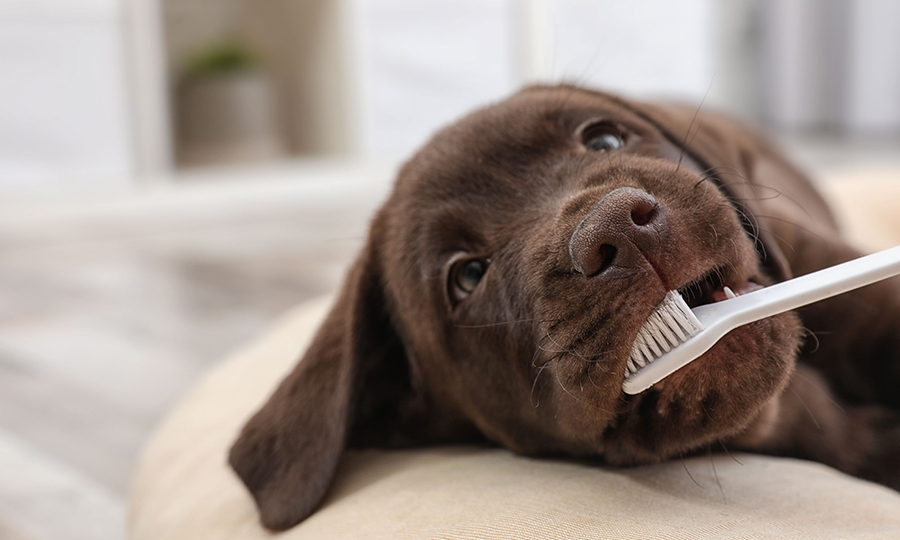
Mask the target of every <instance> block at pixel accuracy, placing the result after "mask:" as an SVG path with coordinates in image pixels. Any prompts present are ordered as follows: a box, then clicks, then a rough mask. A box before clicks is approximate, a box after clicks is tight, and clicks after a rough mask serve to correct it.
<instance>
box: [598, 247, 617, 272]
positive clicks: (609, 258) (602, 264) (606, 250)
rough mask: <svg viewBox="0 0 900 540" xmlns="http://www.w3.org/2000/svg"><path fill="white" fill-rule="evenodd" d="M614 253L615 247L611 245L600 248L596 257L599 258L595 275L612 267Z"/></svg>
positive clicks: (614, 258)
mask: <svg viewBox="0 0 900 540" xmlns="http://www.w3.org/2000/svg"><path fill="white" fill-rule="evenodd" d="M616 252H617V250H616V246H614V245H612V244H603V245H602V246H600V249H598V250H597V256H598V257H599V261H598V263H599V264H598V265H597V266H598V268H599V270H597V272H596V273H597V274H600V273H603V271H604V270H606V269H607V268H609V267H610V266H611V265H612V263H613V261H614V260H616Z"/></svg>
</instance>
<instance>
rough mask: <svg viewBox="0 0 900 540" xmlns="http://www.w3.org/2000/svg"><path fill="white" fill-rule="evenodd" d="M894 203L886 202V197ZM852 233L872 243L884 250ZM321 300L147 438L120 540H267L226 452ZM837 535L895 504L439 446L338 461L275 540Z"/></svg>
mask: <svg viewBox="0 0 900 540" xmlns="http://www.w3.org/2000/svg"><path fill="white" fill-rule="evenodd" d="M860 189H861V188H860V187H859V185H858V184H857V185H854V186H849V185H848V186H839V187H837V188H835V192H837V193H839V194H840V197H839V200H843V201H844V202H845V205H850V206H852V204H853V201H854V200H855V201H857V203H858V204H860V205H869V204H870V203H869V201H867V197H865V196H862V195H859V191H860ZM842 190H843V191H842ZM894 194H895V195H896V196H895V197H894V198H893V200H895V201H896V200H900V190H897V189H895V190H894ZM879 204H881V205H882V207H883V211H884V212H888V213H890V217H891V218H892V219H900V213H896V212H894V211H893V209H892V208H889V206H890V205H888V204H886V203H885V204H882V203H880V202H879ZM870 210H871V208H870ZM851 213H852V212H851ZM862 213H863V214H865V215H866V216H867V217H868V218H871V217H872V212H871V211H867V212H862ZM893 230H897V231H900V227H897V228H895V229H893ZM861 234H862V238H863V239H864V240H865V239H868V240H869V241H870V245H876V244H878V242H882V244H884V243H887V242H891V241H894V240H895V239H896V234H894V235H893V236H892V235H891V233H890V232H889V233H886V234H884V235H882V236H872V235H870V234H868V233H865V232H863V233H861ZM873 238H874V239H875V240H873ZM328 304H329V300H328V299H321V300H318V301H314V302H311V303H309V304H306V305H304V306H301V307H300V308H298V309H296V310H295V311H293V312H292V313H289V314H288V315H286V316H285V317H284V318H283V319H282V320H281V321H280V322H279V323H278V324H277V325H275V327H274V329H273V330H272V331H271V332H270V333H268V334H267V335H265V336H263V337H262V338H260V339H259V340H258V341H257V342H255V343H253V344H251V345H250V346H248V347H247V348H245V349H244V350H242V351H240V352H238V353H237V354H236V355H234V356H233V357H232V358H231V359H229V360H227V361H226V362H224V363H223V364H221V365H220V366H219V367H218V368H216V369H215V370H214V371H213V372H212V373H210V374H209V375H208V376H207V377H206V378H205V379H204V380H203V381H202V382H201V383H200V384H199V385H198V386H197V387H196V388H195V389H194V391H193V392H192V393H191V394H190V395H189V396H188V397H187V398H186V399H185V400H184V401H183V402H182V403H181V404H180V405H179V406H178V407H177V408H176V409H175V410H174V411H173V412H172V413H171V415H170V416H169V418H168V419H167V420H166V421H165V422H164V423H163V424H162V425H161V426H160V428H159V429H158V431H157V432H156V434H155V435H154V437H153V438H152V440H151V441H150V442H149V444H148V445H147V447H146V449H145V451H144V454H143V456H142V458H141V460H140V463H139V465H138V467H137V471H136V474H135V478H134V483H133V489H132V493H131V498H130V523H129V527H130V531H129V532H130V537H131V538H133V539H135V540H167V539H172V540H174V539H186V540H187V539H190V540H195V539H219V538H222V539H224V538H228V539H252V538H259V539H266V538H271V535H269V534H268V533H266V532H265V531H264V530H263V529H261V528H260V526H259V525H258V523H257V515H256V510H255V508H254V506H253V502H252V500H251V498H250V496H249V494H248V493H247V492H246V491H245V490H244V489H243V487H242V485H241V484H240V482H239V481H238V479H237V478H236V477H235V476H234V475H233V474H232V473H231V471H230V470H229V469H228V467H227V466H226V463H225V455H226V451H227V449H228V447H229V446H230V444H231V441H232V440H233V438H234V437H235V435H236V433H237V431H238V430H239V428H240V426H241V425H242V424H243V422H244V421H245V420H246V419H247V418H248V416H249V415H250V414H251V412H252V411H254V410H255V409H256V408H257V407H258V406H259V405H260V404H261V403H262V402H263V401H264V400H265V399H266V397H267V395H268V393H269V392H270V391H271V390H272V388H273V387H274V385H275V384H276V382H277V381H278V380H279V379H280V377H282V376H283V375H284V374H285V373H286V372H287V371H288V370H289V369H290V368H291V367H292V365H293V364H294V362H295V361H296V359H297V357H298V355H299V353H300V351H301V350H302V349H303V348H304V346H305V344H306V343H307V342H308V340H309V339H310V337H311V335H312V333H313V332H314V331H315V328H316V327H317V325H318V323H319V321H320V320H321V318H322V317H323V315H324V313H325V311H326V310H327V307H328ZM836 537H839V538H900V495H898V494H897V493H896V492H893V491H891V490H888V489H886V488H883V487H880V486H878V485H875V484H871V483H867V482H863V481H860V480H857V479H854V478H851V477H848V476H846V475H843V474H841V473H838V472H836V471H834V470H831V469H829V468H827V467H824V466H822V465H819V464H816V463H810V462H804V461H797V460H790V459H778V458H770V457H762V456H754V455H747V454H736V455H733V456H730V455H727V454H721V455H718V454H717V455H713V456H705V457H697V458H692V459H687V460H684V461H678V460H676V461H673V462H671V463H667V464H662V465H654V466H646V467H638V468H634V469H627V470H622V469H618V470H617V469H608V468H604V467H600V466H596V465H591V464H581V463H578V462H571V461H559V460H549V459H546V460H536V459H528V458H523V457H518V456H515V455H513V454H511V453H509V452H507V451H505V450H499V449H484V448H473V447H452V448H435V449H427V450H415V451H394V452H383V451H364V452H352V453H350V454H349V455H347V456H346V458H345V459H344V461H343V463H342V465H341V470H340V471H339V474H338V478H337V483H336V484H335V486H334V488H333V489H332V490H331V492H330V493H329V495H328V497H327V500H326V501H325V504H324V505H323V507H322V508H321V509H320V510H319V511H317V512H316V513H315V514H313V516H312V517H310V518H309V519H307V520H306V521H304V522H303V523H302V524H300V525H299V526H297V527H295V528H293V529H291V530H290V531H288V532H286V533H285V534H283V535H281V536H279V537H278V538H284V539H300V538H308V539H328V538H348V539H350V538H367V539H380V538H384V539H407V538H409V539H412V538H462V539H475V538H510V539H512V538H515V539H528V538H572V539H576V538H616V539H619V538H668V539H679V538H686V539H696V538H836Z"/></svg>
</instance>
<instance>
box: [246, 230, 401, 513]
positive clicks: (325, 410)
mask: <svg viewBox="0 0 900 540" xmlns="http://www.w3.org/2000/svg"><path fill="white" fill-rule="evenodd" d="M375 243H376V242H374V241H372V240H371V239H370V242H369V245H368V247H367V248H366V249H365V250H364V251H363V253H362V254H361V256H360V257H359V259H358V260H357V261H356V263H355V265H354V266H353V267H352V268H351V270H350V272H349V274H348V276H347V278H346V281H345V283H344V287H343V290H342V292H341V293H340V295H339V297H338V299H337V301H336V303H335V305H334V307H333V308H332V310H331V312H330V313H329V315H328V317H327V318H326V320H325V322H324V323H323V325H322V326H321V328H320V329H319V331H318V333H317V334H316V336H315V338H314V340H313V342H312V344H311V345H310V347H309V349H308V350H307V351H306V354H305V355H304V356H303V358H302V360H301V361H300V362H299V364H297V366H296V367H295V368H294V370H293V372H291V373H290V374H289V375H288V376H287V377H286V378H285V379H284V380H283V381H282V382H281V384H280V385H279V386H278V388H277V389H276V390H275V392H274V394H273V395H272V396H271V397H270V398H269V400H268V402H267V403H266V404H265V405H263V407H262V408H261V409H260V410H259V411H258V412H257V413H256V414H255V415H254V416H253V417H252V418H251V419H250V420H249V422H247V424H246V425H245V426H244V429H243V431H242V432H241V434H240V436H239V437H238V439H237V441H236V442H235V443H234V445H233V447H232V448H231V453H230V455H229V462H230V464H231V467H232V468H233V469H234V470H235V472H237V474H238V476H239V477H240V478H241V480H242V481H243V482H244V484H246V486H247V488H248V489H249V490H250V493H251V494H252V495H253V498H254V499H255V501H256V505H257V507H258V508H259V512H260V517H261V521H262V524H263V525H264V526H265V527H267V528H269V529H272V530H283V529H287V528H289V527H292V526H293V525H295V524H297V523H298V522H300V521H301V520H303V519H304V518H306V517H307V516H308V515H309V514H310V513H312V511H313V510H315V508H316V507H317V506H318V505H319V503H320V502H321V500H322V498H323V497H324V495H325V493H326V491H327V490H328V487H329V486H330V485H331V482H332V479H333V477H334V474H335V471H336V469H337V465H338V461H339V459H340V457H341V455H342V453H343V450H344V447H345V445H346V443H347V440H348V437H349V436H350V434H349V431H350V429H351V426H352V424H353V422H354V421H355V420H357V418H356V417H357V414H356V410H357V409H358V407H359V403H358V402H359V400H358V399H357V398H356V395H357V393H358V391H360V389H361V387H363V386H365V384H366V382H365V381H364V379H366V378H367V377H370V376H372V374H373V373H377V374H379V375H378V376H379V377H381V378H388V379H392V381H393V382H392V384H393V385H394V386H393V387H392V388H391V390H393V391H395V392H400V393H401V394H402V393H403V392H404V391H406V390H408V388H407V387H408V384H407V382H408V375H405V374H404V373H405V372H406V371H408V368H407V367H406V359H405V357H404V355H403V349H402V347H400V346H399V340H398V339H397V337H396V333H395V332H394V330H393V328H392V325H391V322H390V320H389V317H388V315H387V311H386V308H385V301H384V298H383V292H382V287H381V280H380V272H379V270H378V263H377V256H376V254H375V253H374V248H373V247H372V246H373V245H374V244H375ZM385 366H389V367H385ZM397 373H399V375H397ZM404 378H406V381H404ZM396 379H399V381H398V380H396ZM398 385H401V386H403V387H404V388H403V389H402V390H401V389H398V388H397V386H398ZM369 394H370V395H369V397H368V398H364V399H363V400H362V401H367V402H368V403H367V405H366V406H369V407H372V406H373V405H372V402H374V403H375V405H374V407H376V408H377V407H378V406H379V405H381V406H382V407H381V408H382V409H383V408H384V407H383V405H384V404H383V402H382V400H381V399H380V398H379V397H378V396H374V397H373V396H372V395H371V394H372V392H369ZM391 399H397V394H396V393H395V394H394V395H393V396H392V397H391Z"/></svg>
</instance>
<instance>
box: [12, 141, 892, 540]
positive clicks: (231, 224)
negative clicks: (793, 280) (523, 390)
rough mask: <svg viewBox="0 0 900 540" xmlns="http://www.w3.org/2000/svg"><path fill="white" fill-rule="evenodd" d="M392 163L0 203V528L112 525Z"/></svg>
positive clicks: (37, 536)
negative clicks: (185, 400) (160, 430)
mask: <svg viewBox="0 0 900 540" xmlns="http://www.w3.org/2000/svg"><path fill="white" fill-rule="evenodd" d="M794 148H795V149H797V150H799V154H800V156H801V162H804V163H805V164H806V165H807V166H812V167H813V168H815V167H817V166H819V172H821V171H822V170H823V169H828V168H838V169H839V168H841V167H843V168H846V167H857V166H860V165H870V164H872V163H873V162H876V163H889V164H890V165H891V166H896V165H897V163H900V158H898V156H900V153H898V148H900V145H897V144H892V145H888V146H886V147H885V148H883V149H877V148H876V149H875V150H874V151H873V150H871V149H867V148H862V149H854V148H848V147H846V146H840V145H835V144H834V143H832V142H830V141H827V140H826V141H824V142H822V141H820V142H816V141H813V142H812V143H811V144H805V145H804V144H794ZM840 156H844V157H843V158H841V157H840ZM391 176H392V172H391V168H390V167H384V166H381V167H379V166H371V165H370V166H363V167H357V166H344V165H329V164H320V165H309V164H306V165H291V166H284V167H280V168H278V169H273V170H266V171H259V170H246V171H241V170H236V171H235V170H230V171H220V172H215V171H209V172H205V173H198V174H195V175H186V176H185V177H184V178H182V179H181V180H180V181H179V183H178V185H179V186H180V187H178V188H177V189H151V190H148V191H145V192H143V193H141V194H139V195H134V194H123V195H121V196H104V197H85V198H83V199H80V200H74V201H73V200H72V199H65V200H62V201H59V202H57V203H54V202H52V201H51V202H47V201H44V202H42V203H41V204H40V205H34V204H28V203H15V202H10V201H6V202H3V203H0V539H4V540H5V539H13V540H24V539H27V540H45V539H46V540H49V539H53V540H80V539H91V540H106V539H121V538H122V537H123V536H124V532H123V531H124V522H125V519H126V518H125V501H126V496H127V490H128V480H129V475H130V471H131V468H132V466H133V464H134V462H135V459H136V456H137V454H138V451H139V449H140V448H141V445H142V443H143V441H144V440H145V439H146V438H147V437H148V435H149V434H150V433H151V431H152V429H153V426H154V425H155V424H156V423H157V422H158V421H159V420H160V418H161V417H162V415H163V414H164V413H165V411H166V410H167V409H168V408H170V407H171V406H172V405H173V404H174V403H175V402H176V401H177V399H178V398H179V396H180V395H182V394H183V393H184V392H185V391H186V390H187V389H188V388H189V387H190V386H191V385H192V384H193V383H194V382H195V381H196V380H197V378H198V377H199V376H200V375H201V374H202V373H203V372H204V371H205V370H206V369H207V368H208V367H209V366H210V365H211V364H213V363H214V362H216V361H217V360H218V359H219V358H221V357H222V356H223V355H224V354H226V353H228V352H229V351H231V350H233V349H234V348H235V347H237V346H238V345H239V344H241V343H242V342H244V341H245V340H247V339H248V338H250V337H251V336H253V335H255V334H257V333H258V332H260V331H261V330H262V329H264V328H265V327H266V326H267V325H268V324H269V323H270V322H271V321H272V320H273V319H274V318H275V317H277V316H278V315H279V314H280V313H281V312H283V311H284V310H286V309H287V308H289V307H290V306H293V305H295V304H297V303H298V302H302V301H303V300H305V299H308V298H311V297H314V296H318V295H320V294H322V293H326V292H330V291H332V290H333V289H334V288H335V287H336V286H337V285H338V283H339V282H340V280H341V277H342V274H343V272H344V269H345V267H346V266H347V264H348V263H349V261H350V260H351V259H352V257H353V256H354V254H355V253H356V251H357V250H358V249H359V247H360V246H361V245H362V242H363V237H364V234H365V230H366V225H367V222H368V219H369V217H370V215H371V213H372V211H373V209H374V208H375V206H376V205H377V204H378V203H379V202H380V201H381V200H382V199H383V197H384V196H385V194H386V192H387V189H388V187H389V181H390V178H391Z"/></svg>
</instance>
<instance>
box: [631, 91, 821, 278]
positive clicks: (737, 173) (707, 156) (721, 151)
mask: <svg viewBox="0 0 900 540" xmlns="http://www.w3.org/2000/svg"><path fill="white" fill-rule="evenodd" d="M631 106H632V108H633V109H634V110H635V111H636V112H637V113H638V114H640V115H641V116H643V117H644V118H645V119H646V120H648V121H650V122H651V123H653V124H654V125H656V127H657V128H659V129H660V130H661V131H662V132H663V133H664V134H665V135H666V137H667V138H668V139H669V140H670V142H672V143H673V144H674V145H675V146H677V147H679V148H681V149H683V150H684V151H685V153H686V154H688V156H689V157H691V158H693V159H694V161H696V162H697V163H698V164H699V165H700V167H701V169H702V172H703V173H704V174H708V175H710V176H712V177H715V178H718V179H720V181H721V186H722V189H724V190H725V192H726V193H727V194H728V195H729V197H730V198H731V201H732V203H733V204H734V205H735V206H736V208H738V210H740V211H741V214H742V216H741V218H742V219H743V220H744V221H745V225H746V226H747V227H748V228H749V229H750V230H752V231H753V233H754V234H755V235H756V238H757V239H758V244H757V249H758V251H759V252H760V256H761V257H762V262H763V265H764V266H765V267H766V268H767V269H768V271H769V272H770V273H771V274H772V277H774V278H775V279H777V280H785V279H789V278H790V277H791V274H792V272H791V269H790V265H789V263H788V259H787V257H785V254H784V252H783V251H782V249H781V246H780V245H779V243H778V242H776V241H775V237H774V235H773V234H772V233H771V232H770V231H769V228H768V227H765V226H761V224H760V219H761V218H760V216H764V215H766V212H765V211H763V208H762V206H763V204H762V202H761V201H762V200H763V199H765V198H767V197H768V196H769V195H770V192H771V190H769V189H767V185H762V184H760V183H759V179H758V176H759V175H758V174H757V173H758V172H759V170H760V169H761V168H763V167H764V166H765V165H764V162H771V161H775V162H777V163H776V167H765V168H766V169H772V168H775V169H776V170H778V171H779V172H780V173H782V174H787V175H792V176H796V177H799V178H801V179H803V175H802V174H801V173H800V172H799V171H797V170H796V169H794V168H793V167H792V166H791V165H790V164H789V163H787V162H786V161H785V160H784V159H783V158H781V156H780V155H778V154H777V153H776V152H774V151H773V150H772V149H771V147H770V146H769V145H768V144H767V143H766V142H765V141H764V140H762V139H761V138H760V137H759V136H757V135H756V134H754V133H753V132H752V131H750V130H748V129H747V128H745V127H743V126H742V125H741V124H740V123H738V122H735V121H732V120H731V119H729V118H726V117H724V116H719V115H716V114H710V113H705V112H701V111H698V110H697V109H693V108H689V107H682V106H677V105H658V104H651V103H632V104H631ZM769 181H770V179H769V180H766V182H767V184H768V182H769ZM793 184H794V185H806V184H808V182H807V181H806V180H805V179H803V180H802V181H800V182H793ZM809 198H816V199H817V200H818V201H821V198H820V197H818V195H816V194H815V192H811V193H810V194H809ZM821 205H822V208H823V209H825V208H826V205H825V202H824V201H821ZM828 214H829V213H828V211H827V210H824V211H823V215H828Z"/></svg>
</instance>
